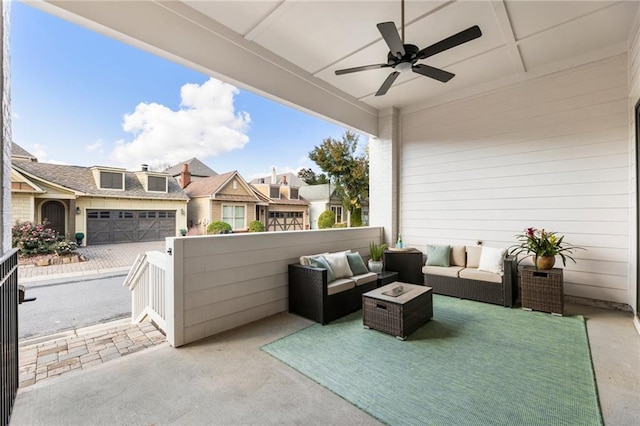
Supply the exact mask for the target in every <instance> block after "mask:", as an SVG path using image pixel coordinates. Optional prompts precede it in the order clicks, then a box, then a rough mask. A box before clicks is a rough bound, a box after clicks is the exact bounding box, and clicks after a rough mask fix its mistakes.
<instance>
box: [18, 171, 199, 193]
mask: <svg viewBox="0 0 640 426" xmlns="http://www.w3.org/2000/svg"><path fill="white" fill-rule="evenodd" d="M12 167H14V168H15V169H16V170H17V171H18V172H25V173H27V174H28V175H32V176H35V177H37V178H39V179H41V180H44V181H47V182H51V183H54V184H57V185H60V186H62V187H64V188H68V189H70V190H73V191H76V192H80V193H82V194H83V195H97V196H102V197H120V198H153V199H172V200H188V197H187V196H186V194H185V193H184V192H183V191H182V188H180V185H179V184H178V182H177V181H176V179H175V178H173V177H171V176H167V181H168V192H166V193H161V192H147V191H145V190H144V187H143V186H142V183H140V180H138V177H137V176H136V175H135V173H134V172H129V171H125V172H124V174H125V179H124V180H125V190H124V191H116V190H112V189H98V186H97V185H96V181H95V179H94V178H93V173H92V171H91V170H90V169H89V168H88V167H82V166H67V165H62V164H50V163H30V162H18V163H14V164H13V165H12Z"/></svg>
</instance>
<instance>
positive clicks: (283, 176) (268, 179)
mask: <svg viewBox="0 0 640 426" xmlns="http://www.w3.org/2000/svg"><path fill="white" fill-rule="evenodd" d="M274 176H275V177H274ZM274 179H275V182H288V183H289V185H291V186H295V187H297V188H300V187H303V186H307V183H306V182H305V181H303V180H302V179H300V178H299V177H298V176H297V175H296V174H294V173H291V172H289V173H276V168H275V167H273V168H272V169H271V174H270V175H269V176H262V177H258V178H255V179H253V180H251V182H249V183H250V184H252V185H255V184H269V183H272V182H274Z"/></svg>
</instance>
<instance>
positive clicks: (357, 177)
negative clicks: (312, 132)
mask: <svg viewBox="0 0 640 426" xmlns="http://www.w3.org/2000/svg"><path fill="white" fill-rule="evenodd" d="M358 138H359V137H358V135H357V134H355V133H354V132H350V131H348V130H347V131H346V132H345V133H344V135H342V140H336V139H333V138H327V139H324V140H323V141H322V144H321V145H320V146H316V147H314V149H313V151H311V152H310V153H309V158H310V159H311V161H313V162H315V163H316V164H317V165H318V167H320V169H321V170H322V171H323V172H325V173H327V174H328V175H329V176H330V179H331V180H333V183H334V184H335V185H336V191H337V193H338V195H340V197H341V198H342V204H343V206H344V207H345V208H346V209H347V210H348V211H349V214H350V216H351V221H352V222H354V223H358V224H359V223H362V201H363V200H364V199H366V198H368V197H369V155H368V153H367V152H366V151H365V152H364V153H363V154H360V155H356V149H357V147H358Z"/></svg>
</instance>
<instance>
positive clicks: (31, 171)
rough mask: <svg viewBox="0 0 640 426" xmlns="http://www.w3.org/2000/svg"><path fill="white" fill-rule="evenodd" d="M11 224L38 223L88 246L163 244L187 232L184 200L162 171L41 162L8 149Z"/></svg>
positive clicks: (20, 150)
mask: <svg viewBox="0 0 640 426" xmlns="http://www.w3.org/2000/svg"><path fill="white" fill-rule="evenodd" d="M11 167H12V170H11V202H12V210H11V219H12V221H13V223H15V222H16V221H26V220H29V221H34V222H42V221H43V220H45V219H46V220H47V221H48V222H49V223H50V224H49V226H50V227H51V228H53V229H55V230H56V231H57V232H58V233H60V234H62V235H66V236H67V237H69V238H70V239H74V236H75V233H76V232H82V233H84V234H85V239H84V242H85V244H87V245H92V244H108V243H125V242H138V241H155V240H162V239H164V238H166V237H173V236H176V235H180V229H184V228H186V210H187V202H188V198H187V196H186V195H185V193H184V192H183V191H182V189H181V188H180V185H178V182H177V181H176V180H175V179H174V178H172V177H170V176H169V175H168V174H167V173H164V172H151V171H149V170H147V169H143V170H140V171H137V172H132V171H127V170H125V169H121V168H115V167H104V166H93V167H82V166H68V165H61V164H49V163H39V162H38V161H37V159H36V158H35V157H34V156H33V155H31V154H29V153H28V152H26V151H25V150H24V149H22V148H21V147H20V146H19V145H17V144H13V146H12V165H11Z"/></svg>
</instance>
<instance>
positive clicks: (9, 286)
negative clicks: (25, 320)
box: [0, 249, 19, 426]
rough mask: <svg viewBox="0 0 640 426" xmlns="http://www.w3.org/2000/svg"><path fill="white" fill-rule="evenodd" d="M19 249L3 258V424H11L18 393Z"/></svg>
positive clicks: (0, 356) (0, 327)
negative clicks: (10, 420)
mask: <svg viewBox="0 0 640 426" xmlns="http://www.w3.org/2000/svg"><path fill="white" fill-rule="evenodd" d="M18 374H19V373H18V251H17V250H16V249H12V250H10V251H8V252H7V253H5V254H4V255H3V256H2V258H1V259H0V425H1V426H5V425H8V424H9V419H10V418H11V412H12V410H13V403H14V402H15V398H16V394H17V393H18Z"/></svg>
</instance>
